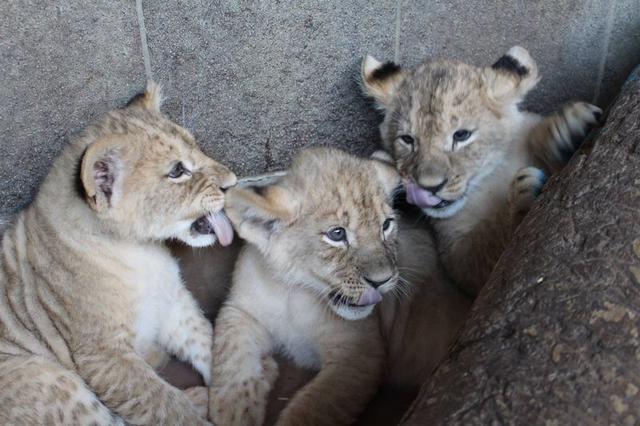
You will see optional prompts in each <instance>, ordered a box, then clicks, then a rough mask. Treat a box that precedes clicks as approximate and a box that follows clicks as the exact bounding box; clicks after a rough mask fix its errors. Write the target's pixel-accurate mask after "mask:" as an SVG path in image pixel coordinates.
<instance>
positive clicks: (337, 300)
mask: <svg viewBox="0 0 640 426" xmlns="http://www.w3.org/2000/svg"><path fill="white" fill-rule="evenodd" d="M328 296H329V300H331V303H333V304H334V305H347V306H349V307H350V308H363V307H365V306H370V305H375V304H376V303H378V302H380V301H381V300H382V295H381V294H380V292H379V291H378V290H376V289H374V288H371V287H369V288H367V289H366V290H365V291H364V292H363V293H362V294H361V295H360V297H359V298H358V300H357V301H356V302H355V303H353V299H352V298H350V297H348V296H345V295H344V294H342V293H340V292H339V291H338V290H332V291H331V292H330V293H329V295H328Z"/></svg>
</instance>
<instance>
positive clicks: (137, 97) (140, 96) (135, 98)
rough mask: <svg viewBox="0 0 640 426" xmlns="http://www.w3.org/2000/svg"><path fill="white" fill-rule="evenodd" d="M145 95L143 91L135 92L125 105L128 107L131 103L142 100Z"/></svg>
mask: <svg viewBox="0 0 640 426" xmlns="http://www.w3.org/2000/svg"><path fill="white" fill-rule="evenodd" d="M145 96H146V93H145V92H138V93H136V94H135V95H134V96H133V97H132V98H131V99H129V100H128V101H127V103H126V104H125V107H130V106H131V105H133V104H135V103H137V102H142V101H143V100H144V97H145Z"/></svg>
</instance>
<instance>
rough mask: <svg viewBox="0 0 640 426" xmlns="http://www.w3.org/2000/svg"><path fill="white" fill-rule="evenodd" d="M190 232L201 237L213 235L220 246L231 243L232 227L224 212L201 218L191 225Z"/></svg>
mask: <svg viewBox="0 0 640 426" xmlns="http://www.w3.org/2000/svg"><path fill="white" fill-rule="evenodd" d="M191 232H193V233H196V234H201V235H215V236H216V237H217V238H218V242H220V245H221V246H228V245H229V244H231V242H232V241H233V227H232V226H231V222H230V221H229V218H228V217H227V215H226V214H224V211H222V210H220V211H218V212H216V213H209V214H208V215H205V216H201V217H199V218H198V219H196V220H195V222H193V223H192V224H191Z"/></svg>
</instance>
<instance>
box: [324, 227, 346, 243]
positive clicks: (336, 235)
mask: <svg viewBox="0 0 640 426" xmlns="http://www.w3.org/2000/svg"><path fill="white" fill-rule="evenodd" d="M326 235H327V238H329V239H330V240H331V241H335V242H340V241H346V240H347V231H346V230H345V229H344V228H341V227H335V228H331V229H329V230H328V231H327V233H326Z"/></svg>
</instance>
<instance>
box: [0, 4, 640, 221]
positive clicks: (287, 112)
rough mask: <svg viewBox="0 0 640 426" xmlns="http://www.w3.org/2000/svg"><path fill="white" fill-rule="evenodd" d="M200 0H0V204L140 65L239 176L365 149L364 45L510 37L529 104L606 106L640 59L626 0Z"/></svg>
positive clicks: (13, 201) (405, 48)
mask: <svg viewBox="0 0 640 426" xmlns="http://www.w3.org/2000/svg"><path fill="white" fill-rule="evenodd" d="M206 3H207V2H195V1H193V2H190V1H186V2H185V1H178V0H168V1H165V2H142V3H141V6H142V7H141V10H142V14H141V15H139V14H137V11H136V5H135V3H134V2H132V1H129V0H127V1H125V0H117V1H114V2H109V3H108V4H107V3H103V2H92V3H89V4H88V3H86V2H84V1H80V0H67V1H63V0H56V1H49V2H44V3H42V2H37V1H35V0H33V1H32V0H25V1H20V2H17V1H9V2H2V3H0V40H2V41H1V42H0V74H1V75H2V84H0V98H2V99H3V102H2V104H1V105H0V132H2V136H1V139H0V140H1V141H2V142H1V145H0V194H2V195H1V196H0V215H2V214H12V213H14V212H15V211H17V210H18V209H20V208H21V207H23V206H25V205H26V204H27V203H28V202H29V201H30V199H31V197H32V194H34V193H35V189H36V187H37V185H38V183H39V182H40V180H41V179H42V177H43V176H44V174H45V173H46V171H47V169H48V167H49V165H50V164H51V161H52V159H53V158H54V156H55V155H56V154H57V153H58V152H59V150H60V147H61V145H62V144H63V143H64V141H65V140H66V139H67V138H68V136H69V135H70V134H72V133H73V132H74V131H77V130H78V129H81V128H82V127H84V126H85V125H86V124H87V123H88V122H89V121H91V120H92V119H94V118H95V117H96V116H97V115H98V114H100V113H103V112H105V111H107V110H109V109H110V108H112V107H114V106H118V105H121V104H122V103H123V102H124V101H125V100H126V99H128V98H129V97H130V96H131V95H132V94H134V93H135V92H136V91H138V90H140V89H141V88H142V87H143V86H144V82H145V80H146V79H147V77H148V76H149V75H153V77H154V78H155V79H156V80H157V81H159V82H160V83H162V84H163V85H164V86H165V94H166V96H167V102H166V105H165V108H164V110H165V112H167V113H168V114H169V116H170V117H171V118H172V119H174V120H176V121H177V122H182V123H185V124H186V125H187V126H188V127H189V128H190V129H191V130H192V131H193V132H194V133H195V134H196V135H197V136H198V137H199V140H200V142H201V143H202V144H203V146H204V149H205V151H206V152H207V153H208V154H210V155H212V156H214V157H215V158H217V159H218V160H220V161H222V162H224V163H226V164H228V165H230V166H231V167H232V168H233V169H234V170H235V171H236V172H237V173H238V174H239V175H246V174H254V173H260V172H263V171H265V170H273V169H276V168H281V167H284V166H286V165H287V164H288V162H289V159H290V157H291V155H292V154H293V153H294V152H295V151H296V150H298V149H300V148H302V147H304V146H308V145H312V144H314V145H317V144H319V145H337V146H341V147H343V148H346V149H348V150H349V151H351V152H355V153H361V154H366V153H369V152H371V151H372V150H373V149H374V146H375V144H376V142H377V141H378V140H379V136H378V129H377V126H378V122H379V116H378V115H377V114H376V113H375V111H373V109H372V108H371V107H370V105H369V104H368V101H366V100H365V99H363V98H362V96H361V94H360V90H359V88H358V86H357V83H356V81H355V78H356V76H357V75H358V70H359V62H360V59H361V58H362V57H363V56H364V55H365V54H367V53H369V54H372V55H374V56H375V57H376V58H378V59H380V60H393V59H397V60H399V62H400V63H401V64H403V65H408V66H414V65H416V64H417V63H419V62H420V61H422V60H423V59H425V58H430V57H435V56H444V57H452V58H456V59H460V60H465V61H468V62H471V63H474V64H477V65H488V64H491V63H492V62H493V61H494V60H495V59H496V58H498V57H499V56H500V55H501V54H502V53H503V52H505V51H506V50H507V49H508V48H509V47H511V46H512V45H514V44H521V45H523V46H525V47H527V48H528V49H529V50H530V51H531V53H532V54H533V56H534V58H535V59H536V60H537V61H538V63H539V66H540V70H541V73H542V76H543V80H542V82H541V83H540V86H539V88H537V89H536V91H535V92H534V93H533V94H532V96H531V98H530V101H529V102H528V103H527V105H528V106H530V107H531V108H533V109H535V110H537V111H548V110H551V109H553V108H555V107H557V105H558V104H559V103H561V102H564V101H566V100H569V99H572V98H577V99H583V100H587V101H593V100H594V98H597V103H598V104H599V105H601V106H604V104H606V103H607V102H608V101H610V100H611V99H612V97H613V96H614V95H615V92H616V90H617V88H618V87H619V85H620V84H621V82H622V80H623V79H624V76H625V75H626V73H627V72H628V71H629V70H630V69H631V68H632V67H633V65H634V64H636V63H638V62H640V51H639V49H640V48H639V46H640V31H639V28H640V25H639V23H640V8H638V7H637V0H618V1H612V2H598V1H588V2H587V1H578V0H570V1H562V2H556V1H552V0H541V1H536V2H532V1H525V0H514V1H512V2H504V1H488V0H487V1H482V0H471V1H463V0H449V1H440V2H433V1H430V2H424V1H414V0H392V1H379V2H371V1H365V0H354V1H351V2H342V1H325V2H316V1H310V0H303V1H292V0H281V1H279V2H255V1H237V0H233V1H232V0H224V1H221V2H218V4H216V6H215V8H214V7H212V6H209V5H208V4H206ZM141 23H144V25H141ZM143 29H144V31H142V30H143ZM141 36H142V38H144V39H145V40H146V41H147V49H146V50H144V49H143V47H142V46H143V44H142V43H141V39H142V38H141ZM145 54H146V56H147V57H148V59H149V61H148V67H147V68H148V69H146V70H145V63H144V61H143V57H144V56H145Z"/></svg>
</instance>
